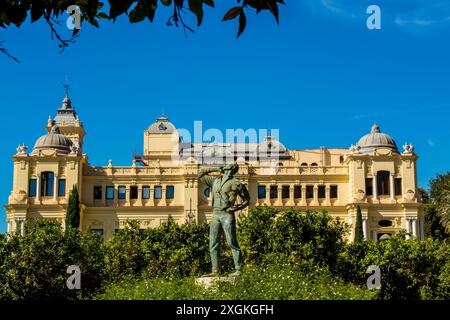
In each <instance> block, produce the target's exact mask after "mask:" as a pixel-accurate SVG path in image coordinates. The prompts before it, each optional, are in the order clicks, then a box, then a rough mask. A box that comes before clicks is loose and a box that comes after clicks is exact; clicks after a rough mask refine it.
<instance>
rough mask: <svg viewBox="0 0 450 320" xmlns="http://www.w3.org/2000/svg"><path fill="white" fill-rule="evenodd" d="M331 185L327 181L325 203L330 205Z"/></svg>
mask: <svg viewBox="0 0 450 320" xmlns="http://www.w3.org/2000/svg"><path fill="white" fill-rule="evenodd" d="M330 193H331V187H330V184H329V183H327V184H326V186H325V205H327V206H330V205H331V195H330Z"/></svg>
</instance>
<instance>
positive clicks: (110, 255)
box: [107, 217, 210, 281]
mask: <svg viewBox="0 0 450 320" xmlns="http://www.w3.org/2000/svg"><path fill="white" fill-rule="evenodd" d="M208 233H209V226H208V225H207V224H193V225H178V224H177V223H175V221H174V220H173V219H172V218H171V217H170V218H169V220H168V221H167V222H166V223H164V224H162V225H161V226H160V227H158V228H149V229H147V230H145V232H140V230H139V224H138V222H136V221H129V222H128V223H127V225H126V227H125V228H124V229H122V230H119V231H118V232H117V233H116V235H115V236H114V237H113V239H112V240H111V241H110V242H109V244H108V251H107V264H108V273H109V277H110V280H111V281H116V280H120V279H122V278H124V277H128V276H137V275H140V274H141V273H143V272H144V273H145V274H146V275H147V276H148V277H157V276H163V277H170V278H177V277H178V278H180V277H185V276H190V275H201V274H204V273H206V272H208V270H209V268H210V257H209V249H208Z"/></svg>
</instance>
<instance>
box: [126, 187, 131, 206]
mask: <svg viewBox="0 0 450 320" xmlns="http://www.w3.org/2000/svg"><path fill="white" fill-rule="evenodd" d="M125 205H126V206H130V205H131V200H130V186H129V185H127V186H125Z"/></svg>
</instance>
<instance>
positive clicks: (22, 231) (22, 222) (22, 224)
mask: <svg viewBox="0 0 450 320" xmlns="http://www.w3.org/2000/svg"><path fill="white" fill-rule="evenodd" d="M17 222H18V223H19V225H20V235H21V236H22V237H23V236H24V235H25V219H24V218H16V225H17Z"/></svg>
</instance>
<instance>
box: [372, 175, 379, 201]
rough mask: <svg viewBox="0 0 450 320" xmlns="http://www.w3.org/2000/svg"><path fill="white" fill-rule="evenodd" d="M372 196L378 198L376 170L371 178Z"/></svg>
mask: <svg viewBox="0 0 450 320" xmlns="http://www.w3.org/2000/svg"><path fill="white" fill-rule="evenodd" d="M372 195H373V196H372V198H373V199H374V200H375V199H378V183H377V172H374V173H373V179H372Z"/></svg>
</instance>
